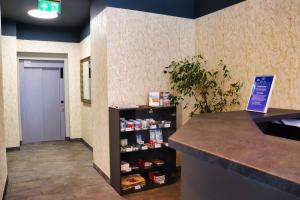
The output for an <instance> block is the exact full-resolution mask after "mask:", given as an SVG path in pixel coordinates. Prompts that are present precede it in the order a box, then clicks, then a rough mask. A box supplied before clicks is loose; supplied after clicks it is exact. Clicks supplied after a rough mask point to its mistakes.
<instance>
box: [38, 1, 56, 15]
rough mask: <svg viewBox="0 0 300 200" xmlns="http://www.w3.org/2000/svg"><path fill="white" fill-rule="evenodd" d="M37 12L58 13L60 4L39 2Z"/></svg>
mask: <svg viewBox="0 0 300 200" xmlns="http://www.w3.org/2000/svg"><path fill="white" fill-rule="evenodd" d="M39 10H42V11H47V12H55V13H60V12H61V2H60V1H58V0H53V1H51V0H39Z"/></svg>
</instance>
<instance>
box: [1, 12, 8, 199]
mask: <svg viewBox="0 0 300 200" xmlns="http://www.w3.org/2000/svg"><path fill="white" fill-rule="evenodd" d="M0 19H1V17H0ZM0 25H1V22H0ZM0 30H1V28H0ZM1 43H2V42H1V40H0V49H1ZM3 76H4V75H3V70H2V56H1V52H0V197H2V194H3V192H4V188H5V182H6V178H7V162H6V150H5V134H4V123H3V122H4V119H3V115H4V108H3Z"/></svg>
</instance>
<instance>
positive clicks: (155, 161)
mask: <svg viewBox="0 0 300 200" xmlns="http://www.w3.org/2000/svg"><path fill="white" fill-rule="evenodd" d="M151 162H152V163H153V164H154V165H157V166H162V165H164V164H165V162H164V161H163V160H159V159H154V160H152V161H151Z"/></svg>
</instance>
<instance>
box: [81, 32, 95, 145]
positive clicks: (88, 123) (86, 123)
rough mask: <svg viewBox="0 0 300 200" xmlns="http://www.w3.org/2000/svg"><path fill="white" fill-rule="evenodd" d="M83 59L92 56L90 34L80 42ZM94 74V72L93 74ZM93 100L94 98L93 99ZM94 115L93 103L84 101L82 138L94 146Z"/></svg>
mask: <svg viewBox="0 0 300 200" xmlns="http://www.w3.org/2000/svg"><path fill="white" fill-rule="evenodd" d="M80 50H81V59H83V58H86V57H88V56H91V37H90V36H88V37H86V38H85V39H84V40H82V41H81V42H80ZM92 76H93V74H92ZM92 101H93V100H92ZM92 122H93V116H92V108H91V105H89V104H85V103H82V108H81V127H82V138H83V139H84V140H85V141H86V142H87V143H88V144H89V145H91V146H93V129H92V128H93V123H92Z"/></svg>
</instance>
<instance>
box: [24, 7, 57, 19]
mask: <svg viewBox="0 0 300 200" xmlns="http://www.w3.org/2000/svg"><path fill="white" fill-rule="evenodd" d="M27 13H28V15H30V16H31V17H35V18H40V19H54V18H56V17H58V14H57V13H55V12H47V11H42V10H38V9H34V10H29V11H28V12H27Z"/></svg>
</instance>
